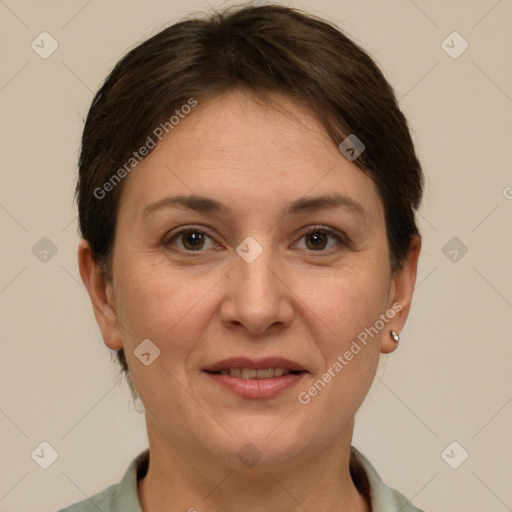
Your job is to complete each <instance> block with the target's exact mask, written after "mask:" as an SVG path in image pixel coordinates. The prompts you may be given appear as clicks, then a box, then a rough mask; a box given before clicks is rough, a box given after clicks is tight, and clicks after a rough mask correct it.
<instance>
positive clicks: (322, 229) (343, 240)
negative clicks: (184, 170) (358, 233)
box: [164, 225, 350, 254]
mask: <svg viewBox="0 0 512 512" xmlns="http://www.w3.org/2000/svg"><path fill="white" fill-rule="evenodd" d="M186 233H201V234H203V235H205V236H206V237H208V238H210V239H212V240H213V238H212V237H211V236H210V235H208V233H206V232H205V231H203V230H202V229H198V228H194V227H193V226H192V227H188V228H184V229H182V230H180V231H178V232H177V233H174V234H173V235H172V236H171V237H170V238H168V239H166V240H165V241H164V245H165V246H172V245H173V242H174V241H175V240H177V239H179V238H180V236H182V235H184V234H186ZM313 233H322V234H324V235H327V236H328V237H330V238H333V239H334V240H336V242H337V243H338V246H337V247H335V248H331V249H320V250H318V251H315V250H309V251H308V252H311V253H322V252H323V253H328V254H330V253H332V252H333V251H337V250H340V249H341V248H344V247H348V246H349V245H350V241H349V240H348V238H347V237H346V235H345V234H339V233H337V232H336V231H334V230H333V229H331V228H328V227H326V226H322V225H318V226H313V227H311V228H310V229H308V230H307V231H306V232H304V233H302V235H301V236H300V238H299V240H302V239H303V238H304V237H306V236H308V235H311V234H313ZM175 249H176V250H178V251H181V252H187V253H200V252H205V250H203V249H197V250H187V249H181V248H175Z"/></svg>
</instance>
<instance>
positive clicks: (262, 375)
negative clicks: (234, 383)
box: [219, 367, 292, 379]
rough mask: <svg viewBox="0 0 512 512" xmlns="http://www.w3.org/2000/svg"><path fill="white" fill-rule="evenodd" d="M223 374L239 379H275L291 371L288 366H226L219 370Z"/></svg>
mask: <svg viewBox="0 0 512 512" xmlns="http://www.w3.org/2000/svg"><path fill="white" fill-rule="evenodd" d="M219 373H220V374H221V375H229V376H231V377H236V378H239V379H273V378H275V377H282V376H283V375H288V374H290V373H292V372H291V370H289V369H288V368H281V367H277V368H263V369H255V368H226V369H225V370H221V371H220V372H219Z"/></svg>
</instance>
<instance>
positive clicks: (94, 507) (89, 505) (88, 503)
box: [58, 484, 119, 512]
mask: <svg viewBox="0 0 512 512" xmlns="http://www.w3.org/2000/svg"><path fill="white" fill-rule="evenodd" d="M118 485H119V484H115V485H111V486H110V487H107V489H105V490H104V491H101V492H99V493H97V494H95V495H94V496H91V497H90V498H87V499H85V500H82V501H79V502H77V503H74V504H73V505H69V506H68V507H66V508H63V509H60V510H59V511H58V512H98V509H99V510H111V509H112V502H113V500H114V497H115V495H116V491H117V487H118Z"/></svg>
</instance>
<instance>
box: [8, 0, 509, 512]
mask: <svg viewBox="0 0 512 512" xmlns="http://www.w3.org/2000/svg"><path fill="white" fill-rule="evenodd" d="M210 1H211V0H210ZM214 3H215V2H214ZM216 5H219V4H216ZM292 5H294V6H297V7H303V8H305V9H307V10H309V11H311V12H314V13H316V14H319V15H321V16H324V17H327V18H329V19H331V20H334V21H335V22H336V23H338V24H339V25H340V26H341V27H342V28H343V29H344V30H345V31H347V33H348V34H349V35H351V36H352V37H353V38H354V39H355V40H356V41H358V42H359V43H360V44H362V45H363V46H364V47H365V48H366V49H368V50H369V51H370V53H371V54H372V55H373V56H374V57H375V58H376V60H377V61H378V63H379V64H380V65H381V66H382V68H383V70H384V71H385V73H386V75H387V77H388V78H389V80H390V81H391V83H392V84H393V86H394V87H395V89H396V91H397V95H398V97H399V98H400V99H401V100H400V105H401V106H402V108H403V110H404V111H405V113H406V115H407V116H408V118H409V120H410V122H411V125H412V127H413V130H414V137H415V141H416V144H417V148H418V151H419V154H420V158H421V160H422V163H423V165H424V170H425V173H426V176H427V187H426V196H425V200H424V203H423V207H422V209H421V214H420V217H419V221H420V225H421V229H422V233H423V237H424V250H423V254H422V257H421V265H420V271H419V280H418V286H417V290H416V298H415V304H414V307H413V309H412V313H411V316H410V320H409V323H408V326H407V327H406V329H405V331H404V332H403V337H402V340H403V341H402V342H401V346H400V349H399V350H398V351H397V352H396V353H395V354H393V355H391V356H384V357H383V359H382V364H381V367H380V370H379V373H378V378H377V379H376V380H375V383H374V386H373V388H372V391H371V392H370V394H369V396H368V398H367V400H366V402H365V404H364V405H363V407H362V409H361V411H360V412H359V414H358V419H357V426H356V435H355V439H354V444H355V445H356V446H357V447H358V448H359V449H360V450H361V451H363V453H365V454H366V455H367V457H368V458H369V459H370V460H371V461H372V462H373V464H374V465H375V466H376V468H377V469H378V471H379V472H380V473H381V476H382V477H383V478H384V480H385V481H386V482H387V483H388V484H389V485H391V486H393V487H396V488H398V489H399V490H401V491H402V492H403V493H404V494H405V495H406V496H407V497H409V498H410V499H412V500H413V502H414V503H415V504H416V505H417V506H420V507H421V508H424V509H426V510H427V511H431V512H433V511H447V510H449V511H451V512H462V511H464V512H477V511H478V512H481V511H482V510H489V511H490V510H492V511H495V512H501V511H506V510H512V487H511V485H510V482H511V481H512V465H511V462H510V461H511V460H512V436H511V432H512V429H511V423H512V385H511V384H512V377H511V373H512V372H511V370H510V368H511V365H512V340H511V336H510V320H511V313H512V272H511V260H512V259H511V252H512V251H511V250H512V229H511V220H512V172H511V159H510V147H511V141H510V136H511V133H512V68H511V66H510V63H511V62H512V35H511V26H512V1H510V0H501V1H496V0H478V1H477V0H473V1H470V0H446V1H444V0H443V1H441V0H439V1H434V0H431V1H428V0H415V1H414V2H413V1H412V0H393V1H389V0H388V1H385V2H384V1H381V0H372V1H370V0H343V1H334V0H332V1H329V0H316V1H314V2H313V1H312V0H303V1H302V2H293V3H292ZM207 8H208V5H207V4H206V3H205V1H203V0H186V1H181V2H175V1H169V0H167V1H164V0H160V1H156V0H155V1H145V2H144V1H142V0H129V1H122V2H121V1H113V0H107V1H105V0H101V1H100V0H92V1H86V0H84V1H71V0H66V1H64V0H62V1H41V0H38V1H36V0H33V1H23V0H20V1H15V0H4V1H0V19H1V22H0V31H1V34H2V35H1V58H2V67H1V71H0V108H1V116H2V126H1V141H2V142H1V144H2V147H1V155H2V158H1V165H2V171H1V173H0V180H1V184H0V223H1V226H2V234H3V236H2V238H3V240H4V249H3V250H2V251H1V252H0V254H1V265H0V314H1V317H0V325H1V335H2V340H1V357H0V379H1V380H0V385H1V387H0V389H1V392H0V429H1V433H2V435H1V438H0V439H1V441H0V443H1V445H0V450H1V453H2V459H1V460H2V464H1V479H0V511H7V510H9V511H10V512H18V511H19V512H21V511H27V510H30V511H32V512H38V511H40V512H50V511H52V510H56V509H57V508H59V507H61V506H64V505H66V504H69V503H71V502H74V501H77V500H81V499H83V498H84V497H85V496H89V495H91V494H93V493H95V492H97V491H100V490H102V489H103V488H105V487H106V486H107V485H109V484H111V483H114V482H117V481H118V480H119V479H120V477H121V476H122V474H123V473H124V471H125V469H126V467H127V465H128V463H129V462H130V461H131V459H132V458H133V457H134V456H135V455H136V454H137V453H139V452H140V451H141V450H142V449H143V448H145V446H146V433H145V426H144V423H143V416H142V415H141V414H139V413H137V412H136V411H135V410H134V406H133V404H132V403H131V399H130V395H129V392H128V388H127V385H126V384H125V383H124V382H123V381H116V374H117V367H116V365H115V364H114V363H113V362H111V359H110V356H109V350H108V349H106V348H105V347H104V345H103V343H102V341H101V338H100V336H99V331H98V329H97V327H96V324H95V321H94V318H93V315H92V311H91V308H90V305H89V302H88V298H87V296H86V294H85V291H84V288H83V287H82V285H81V283H80V280H79V275H78V270H77V264H76V246H77V240H78V237H77V227H76V214H75V206H74V203H73V197H72V196H73V188H74V182H75V174H76V160H77V153H78V147H79V142H80V137H81V130H82V126H83V118H84V117H85V115H86V113H87V109H88V107H89V104H90V101H91V99H92V95H93V92H94V91H96V89H97V88H98V86H99V85H100V83H101V82H102V80H103V79H104V77H105V76H106V74H107V72H108V71H109V70H110V69H111V68H112V66H113V65H114V64H115V63H116V62H117V60H118V59H119V58H120V57H121V56H122V55H123V53H124V52H125V51H126V50H127V49H128V48H131V47H132V46H134V45H135V44H136V43H138V42H140V41H142V40H143V39H144V38H146V37H148V36H149V35H150V34H152V33H154V32H156V31H157V30H159V29H160V28H163V27H164V26H166V25H168V24H169V23H170V22H172V21H173V20H175V19H177V18H179V17H181V16H182V15H184V14H186V13H189V12H190V11H195V10H204V9H207ZM43 31H47V32H49V33H50V34H51V36H52V37H53V38H54V39H55V40H56V41H57V42H58V45H59V47H58V49H57V50H56V51H55V52H54V53H53V54H52V55H51V56H50V57H48V58H47V59H43V58H41V57H40V56H39V54H38V53H36V52H35V51H34V50H33V49H32V48H31V43H32V41H33V40H36V42H37V41H38V40H39V41H40V38H39V39H37V37H38V35H39V34H40V33H41V32H43ZM453 31H457V32H458V33H459V34H460V35H461V36H462V37H463V38H464V39H465V40H466V41H467V42H468V44H469V47H468V49H467V50H466V51H465V52H464V53H463V54H462V55H460V56H459V57H458V58H456V59H453V58H452V57H450V56H449V55H448V54H447V53H446V52H445V51H444V49H443V47H442V46H441V43H442V41H443V40H445V38H446V37H447V36H448V35H449V34H451V33H452V32H453ZM452 39H453V37H452V38H451V39H448V44H449V45H450V46H453V48H452V50H451V51H457V50H459V49H460V48H462V46H461V41H460V40H457V39H454V40H453V43H452V42H451V41H452ZM48 47H49V46H48V45H47V46H46V48H48ZM43 237H47V238H48V239H50V240H51V242H52V243H53V244H54V245H55V247H56V249H57V253H56V254H55V255H53V256H51V252H50V253H49V254H48V256H47V261H46V262H44V261H41V260H40V258H41V257H43V255H42V254H41V253H39V254H38V251H37V250H34V252H36V254H34V253H33V251H32V248H33V247H34V246H35V245H36V243H38V241H39V240H40V239H41V238H43ZM452 237H457V239H458V241H457V240H456V241H455V244H456V245H454V246H450V245H449V246H448V247H446V248H445V249H444V252H443V248H444V247H445V244H447V242H448V241H449V240H450V239H452ZM41 243H42V244H43V245H42V246H41V247H43V249H44V247H45V246H44V244H45V243H48V242H41ZM452 243H453V242H452ZM457 244H458V246H457ZM461 244H464V246H466V247H467V253H466V254H465V255H462V251H461V247H462V245H461ZM37 247H38V248H39V250H41V247H40V246H37ZM454 250H455V251H456V252H453V251H454ZM450 252H451V254H450ZM445 253H446V255H445ZM37 256H39V257H37ZM454 258H456V261H451V259H454ZM116 382H118V384H117V385H116ZM43 441H46V442H48V443H49V444H50V445H51V446H53V447H54V449H55V450H56V451H57V452H58V455H59V456H58V458H57V460H56V461H55V462H54V463H53V464H52V465H51V466H50V467H49V468H48V469H46V470H45V469H42V468H41V467H39V465H38V464H36V462H34V460H33V459H32V458H31V453H32V452H33V450H34V449H36V448H37V447H38V446H39V445H40V443H41V442H43ZM452 441H457V442H458V443H459V444H460V445H461V446H462V447H463V448H464V449H465V450H467V452H468V453H469V458H468V459H467V460H466V461H465V462H464V463H463V464H462V465H461V466H460V467H459V468H458V469H452V468H451V467H450V466H449V465H448V464H447V463H446V462H445V460H443V458H442V457H441V454H442V452H443V450H444V449H445V448H446V447H447V446H448V445H449V444H450V443H451V442H452ZM461 453H462V452H461V448H458V447H456V448H455V449H454V451H451V450H448V454H449V455H450V457H448V460H449V461H450V462H451V463H452V464H454V462H457V461H459V460H460V456H461ZM310 512H312V511H310Z"/></svg>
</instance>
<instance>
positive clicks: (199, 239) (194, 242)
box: [181, 231, 204, 251]
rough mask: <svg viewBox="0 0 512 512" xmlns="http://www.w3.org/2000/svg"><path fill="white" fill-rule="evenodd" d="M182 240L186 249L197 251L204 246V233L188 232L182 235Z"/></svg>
mask: <svg viewBox="0 0 512 512" xmlns="http://www.w3.org/2000/svg"><path fill="white" fill-rule="evenodd" d="M181 240H182V243H183V247H185V249H187V250H191V251H197V250H198V249H201V248H202V247H203V246H204V233H199V232H198V231H187V232H185V233H182V235H181Z"/></svg>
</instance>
